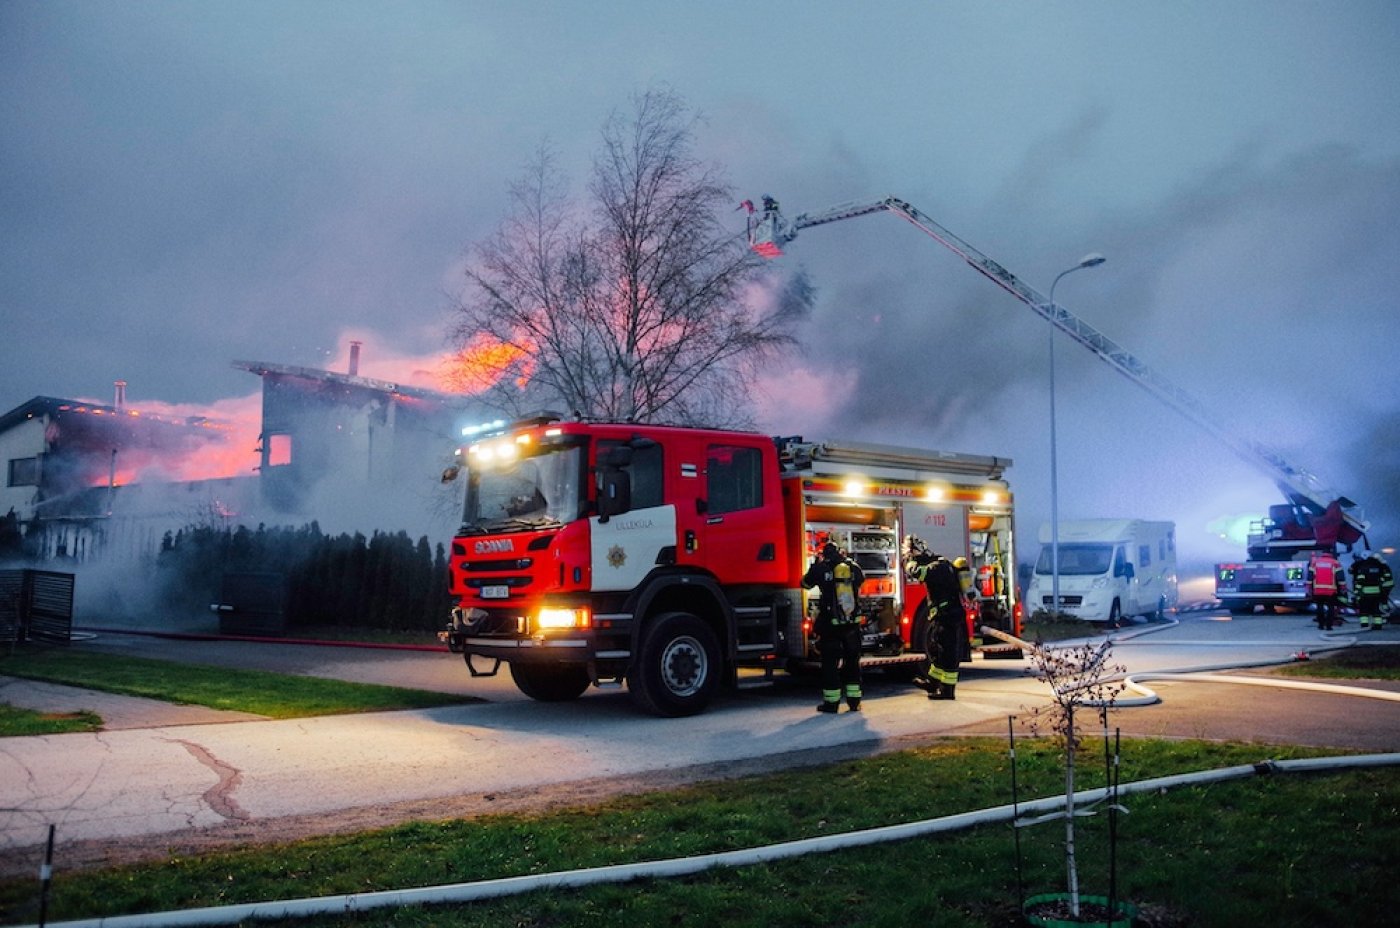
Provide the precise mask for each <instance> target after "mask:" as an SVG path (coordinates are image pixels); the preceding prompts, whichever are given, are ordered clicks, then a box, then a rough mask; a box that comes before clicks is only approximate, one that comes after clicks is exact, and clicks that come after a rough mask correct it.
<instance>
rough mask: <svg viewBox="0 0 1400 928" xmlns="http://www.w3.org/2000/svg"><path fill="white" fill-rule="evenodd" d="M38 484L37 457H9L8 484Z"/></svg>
mask: <svg viewBox="0 0 1400 928" xmlns="http://www.w3.org/2000/svg"><path fill="white" fill-rule="evenodd" d="M38 485H39V459H38V458H11V459H10V476H9V483H8V486H12V487H37V486H38Z"/></svg>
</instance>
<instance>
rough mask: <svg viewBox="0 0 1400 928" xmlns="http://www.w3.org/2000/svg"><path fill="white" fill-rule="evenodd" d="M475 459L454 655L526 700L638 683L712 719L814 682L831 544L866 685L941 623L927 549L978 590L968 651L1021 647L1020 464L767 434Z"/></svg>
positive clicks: (661, 707) (643, 700)
mask: <svg viewBox="0 0 1400 928" xmlns="http://www.w3.org/2000/svg"><path fill="white" fill-rule="evenodd" d="M497 426H498V427H497V428H495V429H494V430H492V431H491V432H489V433H482V434H480V435H478V436H476V437H475V438H474V440H473V441H472V442H471V444H469V445H468V446H466V447H464V448H462V449H461V450H460V452H459V463H458V465H457V466H455V467H453V468H452V469H450V470H449V473H448V474H447V475H445V476H449V477H456V476H458V475H460V474H461V473H462V472H465V477H466V485H467V486H466V505H465V510H464V515H463V522H462V527H461V529H460V531H459V532H458V534H457V537H456V538H455V539H454V541H453V544H452V556H451V585H452V586H451V591H452V594H453V595H454V596H456V597H457V598H458V602H459V605H458V606H457V607H456V608H455V609H454V610H453V613H452V621H451V624H450V625H449V626H448V628H447V630H446V631H444V632H442V633H441V636H440V637H441V638H442V639H443V640H444V641H446V642H447V644H448V645H449V647H450V648H451V650H452V651H453V652H454V653H458V654H461V655H463V656H464V658H465V660H466V663H467V667H468V669H469V670H470V672H471V673H472V675H473V676H493V675H494V674H496V673H497V672H498V671H499V669H500V666H501V664H502V663H505V664H507V665H508V666H509V668H510V673H511V676H512V678H513V679H514V680H515V683H516V685H517V686H518V687H519V688H520V690H521V691H522V692H524V693H525V694H526V695H528V696H530V697H532V698H534V699H538V700H543V701H562V700H569V699H575V698H577V697H578V696H580V695H581V694H582V693H583V692H584V691H585V690H586V689H587V688H588V687H589V686H590V685H598V686H605V685H621V684H624V683H625V684H626V685H627V687H628V689H629V691H630V693H631V695H632V697H633V699H634V701H635V702H636V703H637V705H638V706H639V707H640V708H642V709H643V710H645V711H647V712H650V713H653V714H656V715H662V716H681V715H690V714H693V713H696V712H700V711H702V710H703V709H704V708H705V707H706V705H707V704H708V703H709V702H710V700H711V699H712V698H713V696H714V694H715V692H716V690H717V688H718V687H719V686H721V685H723V684H729V685H740V684H741V683H742V684H747V683H752V682H763V681H764V680H767V679H771V675H772V673H773V672H774V671H775V670H777V669H783V670H795V669H798V668H805V667H810V666H811V664H812V663H813V662H815V661H816V660H817V657H818V656H817V654H816V652H815V649H814V644H815V642H814V639H813V635H812V616H813V613H814V610H815V597H814V596H811V595H809V594H808V592H807V591H804V590H803V589H802V588H801V585H800V582H799V581H800V578H801V577H802V574H803V572H804V571H805V569H806V567H807V565H808V564H809V563H810V562H811V559H812V558H813V557H814V556H815V554H816V551H817V550H819V548H820V547H821V545H823V544H824V543H826V542H827V541H833V542H835V543H836V544H838V545H839V546H840V547H842V548H844V549H845V550H846V551H847V552H848V553H849V554H850V555H851V556H852V557H853V558H855V559H856V561H857V562H858V563H860V565H861V567H862V568H863V569H864V572H865V577H866V579H865V583H864V584H863V585H862V587H861V590H860V615H861V621H862V636H863V650H864V655H863V658H862V662H863V666H865V665H868V666H884V667H886V668H887V669H889V670H890V671H891V672H893V673H896V674H900V673H902V674H904V675H905V676H907V677H912V676H913V675H914V674H915V673H917V672H918V671H920V670H921V669H922V668H923V667H924V660H925V658H924V656H923V655H924V650H925V645H926V638H927V635H928V632H929V625H930V623H929V622H928V621H927V607H926V605H925V604H924V603H923V602H922V600H923V587H922V586H921V585H918V584H909V583H906V581H905V579H904V576H903V571H902V569H901V565H900V558H899V552H900V549H901V544H902V542H903V540H904V538H905V536H906V535H911V534H912V535H917V536H918V537H919V538H920V539H922V540H923V541H924V542H925V543H926V544H927V545H928V546H929V547H930V548H932V549H933V550H934V551H936V552H938V553H939V554H942V555H944V556H946V557H948V558H950V559H951V558H954V557H958V556H962V557H966V558H967V559H968V562H969V565H970V568H971V569H972V570H973V571H974V572H975V576H976V577H977V578H978V582H977V584H976V586H975V590H974V592H975V596H974V597H973V598H972V605H973V607H974V608H973V609H971V610H970V612H971V613H972V615H971V616H970V619H969V626H970V627H969V632H970V634H969V642H970V646H969V648H968V653H966V654H965V655H964V658H965V659H970V658H971V652H972V651H973V650H982V651H986V652H987V653H988V656H992V655H997V656H1010V657H1016V656H1019V651H1018V650H1016V649H1015V647H1014V645H1007V644H1006V643H1005V642H1004V641H1002V640H1000V639H995V638H989V639H988V640H987V641H985V642H984V641H983V640H982V635H981V634H980V630H981V628H982V627H983V626H990V627H993V628H997V629H999V630H1002V631H1005V632H1008V633H1010V634H1012V635H1019V633H1020V614H1021V607H1020V604H1019V602H1018V601H1017V599H1018V597H1017V593H1016V590H1015V589H1014V584H1012V583H1009V582H1007V579H1006V578H1009V577H1012V576H1014V565H1015V551H1014V547H1013V544H1014V532H1013V527H1012V515H1013V513H1012V497H1011V492H1010V490H1009V488H1008V486H1007V484H1006V481H1005V480H1004V479H1003V473H1004V471H1005V469H1006V468H1007V467H1008V466H1009V465H1010V463H1011V462H1010V461H1009V460H1007V459H1005V458H997V457H986V456H976V455H966V454H952V453H944V452H936V451H921V450H915V449H908V448H895V447H886V446H879V445H866V444H853V443H845V444H839V443H834V442H808V441H804V440H802V439H801V438H772V437H769V436H765V435H760V434H756V433H751V432H737V431H716V430H710V429H698V428H681V427H670V426H654V425H637V424H626V423H604V422H593V421H586V420H585V421H577V420H564V419H562V418H560V417H557V416H555V415H542V416H539V417H535V418H531V419H528V420H524V421H520V422H516V423H512V424H509V425H500V424H499V423H498V424H497Z"/></svg>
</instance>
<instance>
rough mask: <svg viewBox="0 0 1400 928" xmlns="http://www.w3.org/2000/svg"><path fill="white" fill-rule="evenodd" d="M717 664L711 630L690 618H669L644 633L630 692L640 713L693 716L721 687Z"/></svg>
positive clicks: (675, 614)
mask: <svg viewBox="0 0 1400 928" xmlns="http://www.w3.org/2000/svg"><path fill="white" fill-rule="evenodd" d="M719 664H720V660H719V642H718V641H717V640H716V638H715V633H714V632H713V631H711V630H710V627H709V626H708V625H706V624H705V623H704V622H701V621H700V620H699V619H698V618H696V617H695V616H693V615H690V614H689V613H685V612H668V613H665V614H663V615H660V616H658V617H657V618H656V619H655V620H654V621H653V622H652V623H651V625H650V627H649V628H648V629H647V630H646V631H645V632H644V633H643V637H642V645H641V648H640V649H639V652H638V655H637V660H636V663H635V664H634V665H633V667H632V672H631V673H630V674H629V675H628V677H627V686H628V689H630V690H631V693H632V699H633V700H634V701H635V702H636V703H637V705H638V707H640V708H641V709H642V710H643V711H645V712H649V713H651V714H652V715H660V716H666V717H670V718H675V717H679V716H683V715H695V714H696V713H697V712H702V711H704V709H705V707H706V706H708V705H709V703H710V699H711V697H712V696H713V695H714V691H715V687H716V686H718V685H719V678H720V666H719Z"/></svg>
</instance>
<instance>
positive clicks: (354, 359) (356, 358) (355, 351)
mask: <svg viewBox="0 0 1400 928" xmlns="http://www.w3.org/2000/svg"><path fill="white" fill-rule="evenodd" d="M361 344H363V342H351V343H350V376H351V377H358V376H359V375H360V345H361Z"/></svg>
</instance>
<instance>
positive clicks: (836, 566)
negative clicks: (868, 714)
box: [802, 541, 865, 713]
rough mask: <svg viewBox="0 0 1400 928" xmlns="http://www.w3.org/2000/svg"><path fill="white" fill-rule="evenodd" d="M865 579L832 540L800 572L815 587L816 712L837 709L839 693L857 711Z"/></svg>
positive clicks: (805, 585) (804, 582) (805, 583)
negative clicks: (860, 600) (859, 609)
mask: <svg viewBox="0 0 1400 928" xmlns="http://www.w3.org/2000/svg"><path fill="white" fill-rule="evenodd" d="M864 582H865V573H864V571H862V570H861V569H860V565H859V564H857V563H856V562H855V561H853V560H851V559H850V558H849V557H847V556H846V555H845V554H844V552H842V551H841V549H840V548H838V547H837V546H836V545H835V544H833V543H831V542H829V541H828V542H827V543H826V544H825V545H823V546H822V550H821V556H820V557H819V558H818V559H817V560H815V561H813V562H812V566H811V567H809V568H807V573H806V574H804V575H803V576H802V586H803V588H804V589H808V590H810V589H812V588H813V587H816V588H817V589H818V591H819V595H818V597H817V622H816V630H817V650H819V651H820V652H821V655H822V701H821V702H820V703H819V704H818V705H817V711H818V712H828V713H831V712H836V711H838V710H839V709H840V707H841V697H842V696H843V695H844V696H845V697H846V705H847V706H849V707H850V710H851V711H852V712H859V711H860V699H861V691H860V617H859V616H858V615H857V614H856V596H857V594H858V593H859V592H860V586H861V584H862V583H864Z"/></svg>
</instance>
